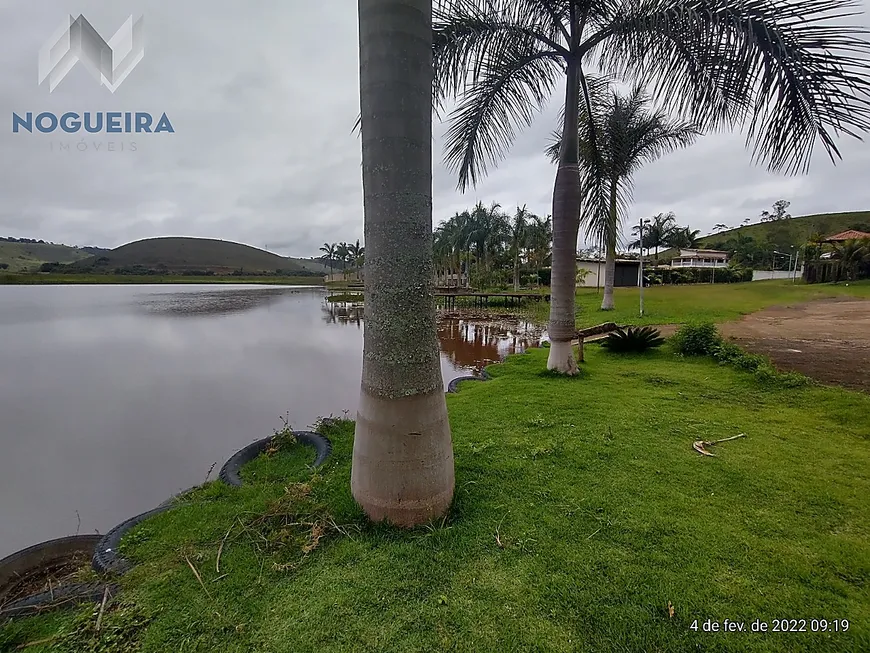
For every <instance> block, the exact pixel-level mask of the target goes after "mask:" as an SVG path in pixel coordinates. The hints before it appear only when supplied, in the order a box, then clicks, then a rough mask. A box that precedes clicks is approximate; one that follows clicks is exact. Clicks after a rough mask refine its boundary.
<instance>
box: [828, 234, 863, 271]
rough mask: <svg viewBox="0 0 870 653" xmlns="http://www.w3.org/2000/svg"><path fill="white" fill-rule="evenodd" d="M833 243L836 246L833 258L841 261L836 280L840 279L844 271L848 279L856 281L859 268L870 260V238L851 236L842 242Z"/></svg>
mask: <svg viewBox="0 0 870 653" xmlns="http://www.w3.org/2000/svg"><path fill="white" fill-rule="evenodd" d="M831 244H832V245H833V246H834V256H833V258H834V259H836V260H837V261H838V262H839V266H838V267H837V278H836V280H837V281H839V280H840V277H841V275H842V273H843V272H845V273H846V279H847V280H848V281H855V280H856V279H857V278H858V268H859V267H861V264H862V263H866V262H867V261H868V260H870V238H864V239H862V240H858V239H857V238H851V239H849V240H844V241H843V242H841V243H831Z"/></svg>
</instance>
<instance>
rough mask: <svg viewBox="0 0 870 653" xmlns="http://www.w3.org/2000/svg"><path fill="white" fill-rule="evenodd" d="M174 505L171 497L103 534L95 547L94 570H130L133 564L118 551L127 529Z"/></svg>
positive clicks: (101, 572)
mask: <svg viewBox="0 0 870 653" xmlns="http://www.w3.org/2000/svg"><path fill="white" fill-rule="evenodd" d="M172 507H173V504H172V503H171V499H170V500H167V501H165V502H164V503H161V504H160V505H159V506H157V507H156V508H154V509H152V510H148V511H147V512H143V513H141V514H139V515H136V516H135V517H130V519H128V520H127V521H124V522H121V523H120V524H118V525H117V526H115V528H113V529H112V530H110V531H109V532H108V533H106V534H105V535H103V537H102V538H101V539H100V541H99V542H97V546H96V547H95V549H94V555H93V559H92V561H91V564H92V566H93V568H94V570H95V571H96V572H97V573H100V574H123V573H126V572H127V571H129V569H130V568H131V567H132V566H133V565H131V564H130V563H129V562H128V561H127V560H125V559H124V558H122V557H121V555H120V553H119V551H118V547H119V546H120V545H121V538H123V537H124V535H125V534H126V533H127V531H129V530H130V529H131V528H133V527H134V526H137V525H138V524H139V523H140V522H142V521H144V520H146V519H148V518H149V517H153V516H154V515H159V514H160V513H161V512H166V511H167V510H169V509H170V508H172Z"/></svg>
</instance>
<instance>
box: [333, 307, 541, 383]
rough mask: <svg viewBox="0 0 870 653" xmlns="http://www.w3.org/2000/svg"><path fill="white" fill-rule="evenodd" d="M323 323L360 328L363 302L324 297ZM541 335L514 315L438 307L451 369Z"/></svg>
mask: <svg viewBox="0 0 870 653" xmlns="http://www.w3.org/2000/svg"><path fill="white" fill-rule="evenodd" d="M321 313H322V315H323V319H324V321H325V322H326V323H327V324H344V325H356V327H357V329H362V324H363V317H364V306H363V304H361V303H355V302H329V301H324V302H323V304H322V306H321ZM543 336H545V331H544V329H543V328H542V327H539V326H538V325H536V324H534V323H532V322H529V321H528V320H526V319H524V318H521V317H517V316H516V315H510V314H508V315H498V316H496V315H491V314H487V313H477V312H474V311H449V312H448V311H439V312H438V341H439V343H440V346H441V354H442V358H446V359H447V361H449V362H450V363H451V366H452V367H453V369H455V370H463V369H464V370H469V371H471V370H473V371H477V372H479V371H480V370H482V369H483V368H484V367H486V366H487V365H491V364H492V363H497V362H499V361H501V360H503V359H504V357H505V356H509V355H511V354H520V353H522V352H524V351H525V350H526V349H528V348H529V347H534V346H537V345H538V344H539V343H540V342H541V338H542V337H543Z"/></svg>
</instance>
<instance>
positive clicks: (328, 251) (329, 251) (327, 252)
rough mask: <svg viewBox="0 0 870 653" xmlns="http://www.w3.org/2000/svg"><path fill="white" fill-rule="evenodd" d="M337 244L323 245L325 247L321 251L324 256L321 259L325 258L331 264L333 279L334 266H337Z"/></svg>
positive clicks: (330, 271)
mask: <svg viewBox="0 0 870 653" xmlns="http://www.w3.org/2000/svg"><path fill="white" fill-rule="evenodd" d="M335 249H336V245H335V243H332V244H330V243H323V247H321V248H320V251H321V252H323V256H321V257H320V258H325V259H326V260H327V261H328V262H329V276H330V277H332V266H333V265H334V264H335Z"/></svg>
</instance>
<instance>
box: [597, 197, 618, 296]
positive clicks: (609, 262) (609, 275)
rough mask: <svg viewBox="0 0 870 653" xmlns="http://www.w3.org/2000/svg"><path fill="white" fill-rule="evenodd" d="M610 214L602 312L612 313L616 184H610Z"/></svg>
mask: <svg viewBox="0 0 870 653" xmlns="http://www.w3.org/2000/svg"><path fill="white" fill-rule="evenodd" d="M609 209H610V213H609V214H608V216H607V232H606V234H605V236H606V238H607V250H606V256H605V259H604V297H603V298H602V300H601V310H602V311H612V310H613V309H614V305H613V284H614V282H615V281H616V228H617V224H616V222H617V220H616V182H615V181H611V182H610V206H609Z"/></svg>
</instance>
